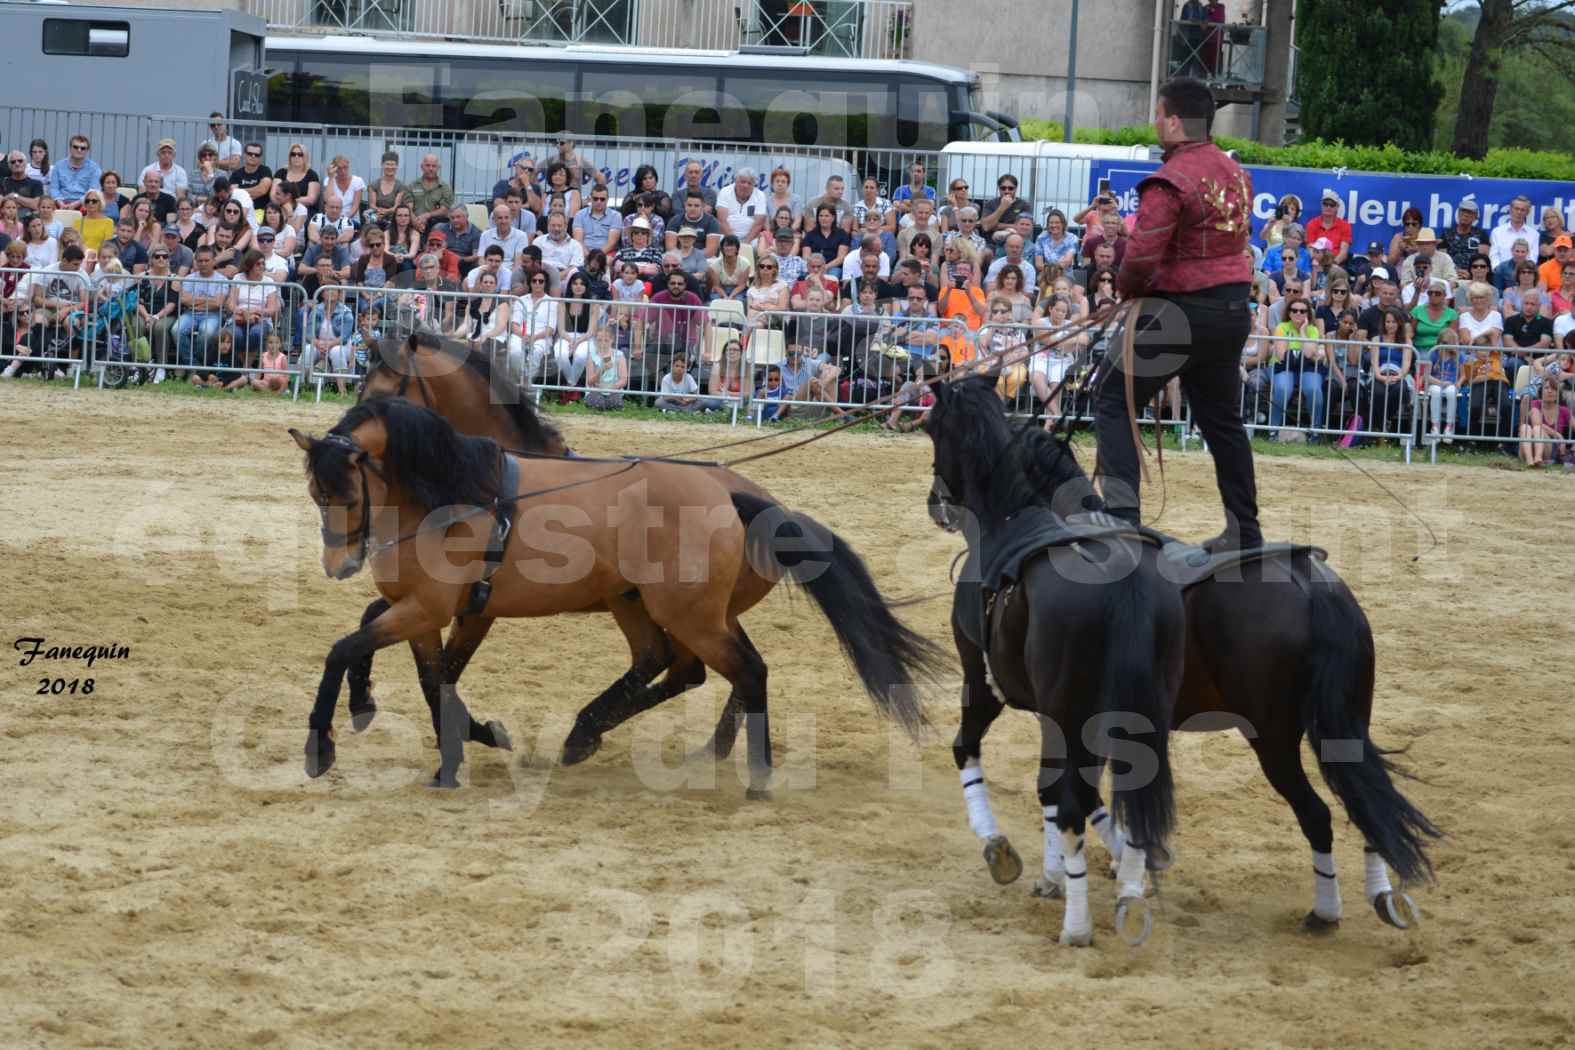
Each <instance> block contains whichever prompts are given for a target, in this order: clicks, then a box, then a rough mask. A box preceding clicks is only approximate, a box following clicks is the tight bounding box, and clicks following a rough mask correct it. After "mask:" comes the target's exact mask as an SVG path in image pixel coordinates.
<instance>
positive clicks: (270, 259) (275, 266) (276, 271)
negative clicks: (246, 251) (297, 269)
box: [256, 226, 290, 284]
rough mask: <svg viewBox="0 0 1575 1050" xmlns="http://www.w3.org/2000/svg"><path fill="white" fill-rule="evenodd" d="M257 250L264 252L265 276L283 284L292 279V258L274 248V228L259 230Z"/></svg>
mask: <svg viewBox="0 0 1575 1050" xmlns="http://www.w3.org/2000/svg"><path fill="white" fill-rule="evenodd" d="M256 237H257V250H258V251H260V252H262V263H263V276H264V277H266V278H268V279H269V280H270V281H274V282H275V283H278V284H283V283H284V282H286V281H288V280H289V279H290V260H288V259H286V258H285V257H284V256H282V255H280V254H278V253H277V252H275V251H274V250H273V238H274V233H273V230H271V229H269V228H268V227H266V226H265V227H263V228H262V229H260V230H258V231H257V234H256Z"/></svg>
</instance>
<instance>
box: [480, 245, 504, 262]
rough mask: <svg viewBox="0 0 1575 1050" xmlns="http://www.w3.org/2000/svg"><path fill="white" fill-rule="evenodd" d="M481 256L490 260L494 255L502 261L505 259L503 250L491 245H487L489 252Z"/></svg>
mask: <svg viewBox="0 0 1575 1050" xmlns="http://www.w3.org/2000/svg"><path fill="white" fill-rule="evenodd" d="M481 254H482V255H483V256H484V257H486V258H488V259H490V258H492V257H493V256H494V255H496V256H497V257H498V258H499V259H501V258H503V249H502V248H501V247H499V246H498V245H496V244H489V245H487V250H486V251H484V252H482V253H481Z"/></svg>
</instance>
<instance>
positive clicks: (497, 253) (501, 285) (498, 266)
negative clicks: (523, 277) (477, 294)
mask: <svg viewBox="0 0 1575 1050" xmlns="http://www.w3.org/2000/svg"><path fill="white" fill-rule="evenodd" d="M484 273H490V274H492V275H493V276H495V277H496V278H497V279H498V291H500V292H506V291H508V290H509V289H510V287H511V286H512V283H513V282H512V278H513V276H514V272H513V270H512V269H507V270H506V269H504V268H503V249H502V248H501V247H500V246H498V245H496V244H494V245H491V246H490V247H488V248H484V249H483V250H482V252H481V265H480V266H477V267H476V268H475V269H474V270H472V271H470V272H469V273H467V274H466V275H465V280H464V285H465V290H466V291H471V292H473V291H475V290H476V287H477V285H478V284H479V283H480V282H481V275H482V274H484Z"/></svg>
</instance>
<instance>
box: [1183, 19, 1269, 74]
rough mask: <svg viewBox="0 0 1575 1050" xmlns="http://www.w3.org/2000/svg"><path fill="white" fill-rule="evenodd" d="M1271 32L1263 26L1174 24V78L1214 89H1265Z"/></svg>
mask: <svg viewBox="0 0 1575 1050" xmlns="http://www.w3.org/2000/svg"><path fill="white" fill-rule="evenodd" d="M1268 43H1269V31H1268V30H1267V29H1265V28H1264V27H1263V26H1254V25H1224V24H1221V23H1217V22H1190V21H1175V22H1172V23H1171V24H1170V63H1169V66H1170V70H1169V75H1170V76H1173V77H1181V76H1186V77H1197V78H1198V79H1199V80H1202V81H1204V82H1205V83H1207V84H1208V85H1209V86H1210V87H1215V88H1246V89H1249V90H1258V89H1261V88H1262V87H1263V72H1264V65H1265V59H1266V58H1267V55H1268Z"/></svg>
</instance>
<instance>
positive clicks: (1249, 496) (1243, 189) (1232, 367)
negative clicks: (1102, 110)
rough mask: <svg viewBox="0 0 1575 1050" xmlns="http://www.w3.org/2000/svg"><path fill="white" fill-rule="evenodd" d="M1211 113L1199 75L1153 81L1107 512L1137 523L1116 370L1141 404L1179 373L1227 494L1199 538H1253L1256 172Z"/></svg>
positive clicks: (1103, 424) (1126, 289)
mask: <svg viewBox="0 0 1575 1050" xmlns="http://www.w3.org/2000/svg"><path fill="white" fill-rule="evenodd" d="M1213 122H1214V97H1213V96H1212V95H1211V94H1210V93H1209V89H1208V87H1207V86H1206V85H1204V84H1203V83H1202V82H1201V81H1198V80H1194V79H1192V78H1190V77H1178V78H1176V79H1174V80H1171V81H1169V82H1167V83H1166V84H1165V85H1164V86H1162V87H1161V88H1160V89H1159V98H1158V102H1157V103H1156V105H1155V115H1154V129H1155V131H1156V132H1157V133H1158V135H1159V143H1160V145H1161V146H1162V147H1163V148H1164V151H1165V155H1164V156H1165V163H1164V165H1163V166H1162V167H1160V169H1159V170H1158V171H1156V172H1154V173H1153V174H1152V175H1150V176H1149V177H1148V178H1146V179H1144V180H1143V181H1142V182H1140V183H1138V195H1139V203H1138V213H1137V221H1136V225H1135V226H1134V228H1133V231H1132V237H1131V240H1130V241H1129V242H1128V245H1127V250H1126V254H1125V256H1124V257H1123V259H1122V263H1121V270H1120V274H1119V276H1118V278H1117V283H1118V286H1119V288H1120V291H1121V294H1122V297H1123V298H1124V299H1128V300H1132V299H1142V300H1143V302H1142V305H1141V308H1140V314H1141V320H1139V317H1138V315H1136V314H1134V315H1133V316H1132V318H1131V320H1130V321H1129V322H1128V323H1135V324H1137V325H1138V329H1137V338H1136V347H1135V351H1134V354H1133V360H1132V361H1131V362H1130V364H1121V363H1120V358H1117V359H1116V361H1114V362H1112V364H1115V365H1116V366H1117V367H1115V368H1112V370H1111V372H1110V373H1109V374H1107V375H1106V377H1105V381H1104V383H1103V385H1102V387H1101V388H1100V392H1099V396H1098V403H1097V406H1096V408H1095V417H1096V424H1095V425H1096V430H1097V433H1098V436H1099V464H1100V466H1099V474H1100V477H1101V489H1102V492H1103V494H1104V499H1105V503H1106V506H1107V509H1108V510H1109V512H1110V513H1111V514H1113V515H1115V516H1116V517H1120V518H1125V519H1127V520H1129V521H1132V522H1134V523H1136V522H1138V521H1139V520H1140V512H1139V496H1138V453H1137V448H1136V446H1135V444H1134V438H1135V429H1136V428H1135V425H1134V423H1133V421H1132V419H1131V417H1130V415H1129V410H1128V400H1127V378H1126V376H1125V375H1124V374H1123V373H1122V371H1121V370H1120V369H1121V368H1122V367H1130V368H1131V369H1132V377H1133V378H1132V393H1133V403H1134V404H1136V405H1143V404H1147V403H1148V401H1149V400H1150V399H1151V398H1152V397H1153V396H1154V394H1155V393H1156V392H1157V391H1158V390H1159V389H1160V388H1161V387H1163V386H1164V385H1165V383H1166V381H1167V380H1169V379H1170V378H1171V377H1172V376H1177V375H1179V376H1180V377H1181V384H1182V388H1183V389H1184V390H1185V391H1186V394H1187V399H1188V400H1189V402H1190V403H1191V405H1192V415H1193V418H1194V419H1196V420H1197V422H1198V426H1199V428H1200V429H1201V430H1202V431H1203V437H1204V440H1206V441H1207V442H1208V445H1209V451H1210V452H1211V453H1212V454H1213V456H1214V473H1215V478H1216V481H1217V482H1218V484H1219V490H1220V498H1221V499H1222V500H1223V501H1224V504H1225V515H1226V527H1225V532H1224V533H1223V534H1222V535H1220V536H1218V537H1216V538H1215V539H1213V540H1210V541H1208V542H1207V543H1206V544H1205V546H1207V547H1209V548H1210V549H1211V550H1214V549H1230V548H1235V547H1240V548H1243V549H1250V548H1253V547H1259V546H1262V544H1263V536H1262V533H1261V532H1260V531H1259V529H1258V496H1257V483H1256V481H1255V479H1254V477H1253V467H1252V445H1251V444H1250V443H1249V442H1248V440H1247V432H1246V431H1245V430H1244V429H1243V428H1242V423H1241V373H1240V372H1239V371H1238V364H1237V362H1238V360H1239V359H1240V357H1241V348H1242V346H1243V344H1244V343H1245V342H1246V340H1247V336H1248V334H1249V332H1250V331H1251V328H1252V314H1251V312H1250V310H1249V309H1248V305H1247V304H1248V300H1249V298H1250V290H1251V277H1252V263H1251V260H1250V259H1249V258H1248V256H1247V254H1246V248H1247V242H1248V239H1249V237H1250V236H1251V233H1250V223H1251V217H1252V214H1251V206H1252V182H1251V180H1250V178H1249V177H1248V175H1247V173H1246V172H1245V171H1243V170H1242V168H1241V166H1240V165H1239V164H1237V163H1236V162H1235V161H1234V160H1232V159H1231V158H1229V157H1227V156H1226V155H1225V153H1224V152H1223V151H1222V150H1220V148H1219V147H1218V146H1216V145H1214V143H1213V142H1212V141H1210V139H1209V130H1210V127H1211V126H1212V125H1213ZM1116 343H1117V345H1118V346H1119V344H1120V340H1116ZM1112 352H1113V353H1119V351H1118V350H1114V349H1113V351H1112Z"/></svg>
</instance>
